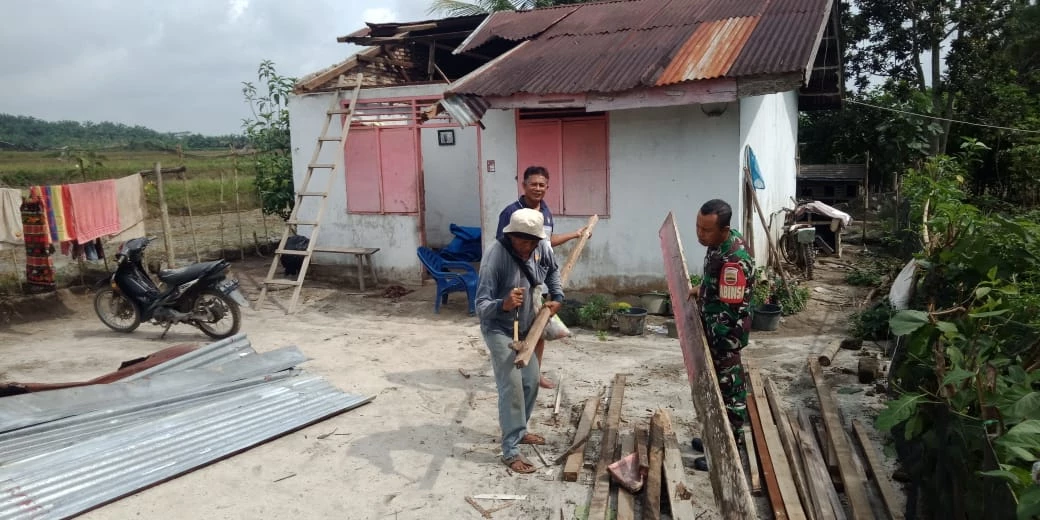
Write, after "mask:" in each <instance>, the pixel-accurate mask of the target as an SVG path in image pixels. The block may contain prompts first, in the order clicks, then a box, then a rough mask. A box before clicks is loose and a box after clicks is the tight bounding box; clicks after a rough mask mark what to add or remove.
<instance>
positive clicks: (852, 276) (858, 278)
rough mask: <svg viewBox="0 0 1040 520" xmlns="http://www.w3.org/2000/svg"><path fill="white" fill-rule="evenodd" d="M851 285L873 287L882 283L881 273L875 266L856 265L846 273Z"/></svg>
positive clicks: (847, 280)
mask: <svg viewBox="0 0 1040 520" xmlns="http://www.w3.org/2000/svg"><path fill="white" fill-rule="evenodd" d="M845 281H846V282H848V284H849V285H858V286H865V287H873V286H878V285H881V273H880V272H878V271H877V270H876V269H875V268H864V267H856V268H854V269H853V270H851V271H849V272H848V274H846V275H845Z"/></svg>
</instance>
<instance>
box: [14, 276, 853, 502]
mask: <svg viewBox="0 0 1040 520" xmlns="http://www.w3.org/2000/svg"><path fill="white" fill-rule="evenodd" d="M266 267H267V264H265V263H263V262H262V261H257V260H251V261H250V260H247V261H246V262H245V263H238V264H236V267H235V269H236V271H237V273H236V274H237V275H238V276H239V277H240V278H241V279H243V280H244V289H245V290H246V292H247V293H249V296H250V297H251V298H255V296H256V294H257V293H258V290H257V288H256V287H251V286H249V284H248V283H246V282H245V280H249V279H253V280H257V279H262V276H263V271H264V270H265V269H266ZM839 275H840V274H839V273H835V274H834V276H839ZM824 283H826V278H824ZM411 288H412V289H418V290H417V291H416V292H413V293H411V294H409V295H407V296H405V297H403V298H401V299H400V301H392V300H389V299H385V298H383V297H382V296H381V295H380V293H379V292H373V293H370V294H369V295H368V296H361V295H347V294H345V293H344V292H340V291H337V287H335V286H332V285H328V284H321V283H316V282H315V283H311V282H309V283H308V285H307V288H306V290H305V293H304V295H305V297H304V298H303V305H302V307H301V308H300V309H299V310H298V311H297V313H296V314H295V315H294V316H292V317H286V316H285V315H284V314H283V313H282V312H281V311H279V310H277V309H276V308H274V307H272V306H268V308H266V309H264V310H261V311H252V310H245V311H244V313H243V316H244V325H243V332H246V333H247V334H248V336H249V338H250V339H251V341H252V343H253V345H254V348H256V349H257V350H259V351H265V350H271V349H274V348H278V347H282V346H285V345H297V346H299V347H300V349H301V350H302V351H303V352H304V353H305V354H306V355H308V356H309V357H311V358H312V361H309V362H307V363H305V364H304V365H303V368H305V369H306V370H308V371H310V372H313V373H317V374H320V375H322V376H325V377H326V378H328V379H329V380H330V381H331V382H332V383H333V384H335V385H336V386H338V387H339V388H341V389H343V390H344V391H347V392H351V393H357V394H364V395H370V396H377V397H376V399H375V401H374V402H372V403H371V404H368V405H365V406H363V407H361V408H359V409H356V410H353V411H351V412H348V413H345V414H343V415H340V416H338V417H334V418H332V419H330V420H327V421H325V422H322V423H319V424H317V425H314V426H311V427H309V428H306V429H304V430H301V431H298V432H295V433H292V434H289V435H287V436H285V437H283V438H281V439H277V440H275V441H272V442H269V443H267V444H264V445H262V446H259V447H257V448H255V449H252V450H249V451H247V452H245V453H243V454H240V455H238V456H235V457H232V458H230V459H227V460H225V461H222V462H219V463H217V464H213V465H211V466H209V467H206V468H203V469H200V470H197V471H194V472H192V473H189V474H187V475H185V476H183V477H181V478H177V479H174V480H172V481H170V482H167V483H164V484H162V485H159V486H156V487H153V488H151V489H148V490H145V491H143V492H141V493H138V494H136V495H133V496H131V497H128V498H126V499H123V500H120V501H118V502H115V503H113V504H111V505H108V506H105V507H103V508H101V509H98V510H96V511H94V512H91V513H89V514H87V515H85V516H84V517H83V518H89V519H93V520H102V519H116V518H120V519H122V518H131V517H136V516H140V517H152V518H157V517H168V515H169V514H170V512H171V511H176V512H177V513H176V516H178V517H181V518H225V519H239V518H241V519H245V518H351V519H383V518H395V519H396V518H401V519H405V518H428V517H430V516H429V512H433V511H435V512H436V514H435V515H434V517H436V518H479V515H478V514H477V513H476V511H475V510H474V509H473V508H472V507H471V506H470V505H468V504H467V503H466V502H465V501H464V497H465V496H467V495H474V494H480V493H509V494H526V495H528V496H529V499H528V500H527V501H525V502H522V503H519V504H517V505H516V506H514V507H511V508H509V509H506V510H503V511H501V512H499V513H496V514H495V518H496V519H500V520H501V519H509V518H517V519H520V518H523V519H530V518H536V519H541V518H550V519H553V520H555V519H556V518H559V515H560V511H561V510H562V511H563V512H564V513H565V515H566V518H572V515H580V513H581V511H582V510H583V508H584V507H585V505H586V504H587V502H588V497H589V493H590V488H589V486H588V482H587V479H585V478H583V479H579V482H576V483H567V482H561V481H560V476H559V473H560V471H561V468H560V467H559V466H554V467H551V468H542V469H540V470H539V472H538V473H536V474H533V475H524V476H521V475H509V474H507V471H506V468H505V467H504V466H503V465H502V464H501V463H500V462H499V461H498V454H499V446H498V423H497V412H496V405H495V398H496V397H495V396H496V393H495V386H494V378H493V377H492V375H491V368H490V365H489V361H488V356H487V353H486V348H485V346H484V344H483V340H482V339H481V337H480V332H479V328H478V325H477V322H476V320H475V318H472V317H469V316H466V315H465V312H464V309H465V305H464V301H465V300H464V299H460V298H459V296H458V295H455V296H453V299H452V301H451V303H450V304H449V305H448V306H447V307H442V311H441V314H440V315H435V314H433V309H432V303H431V302H432V298H433V291H432V288H430V287H411ZM853 291H854V290H853ZM40 298H52V299H53V301H50V303H48V304H47V306H48V307H49V309H50V310H58V311H60V313H59V316H58V317H49V318H47V319H31V320H30V319H27V318H32V316H29V315H28V314H27V313H23V315H22V316H21V317H20V318H16V320H15V321H14V322H13V323H12V324H11V325H9V326H7V327H6V328H0V359H3V363H2V365H0V380H9V381H11V380H13V381H27V382H28V381H31V382H57V381H68V380H80V379H85V378H90V377H94V376H96V375H99V374H101V373H105V372H108V371H111V370H114V369H115V368H116V367H118V366H119V363H120V362H122V361H124V360H127V359H132V358H135V357H139V356H141V355H145V354H148V353H151V352H153V351H156V350H159V349H161V348H163V347H165V346H168V345H170V344H176V343H183V342H206V338H205V337H204V336H202V335H201V333H197V332H195V331H194V330H193V329H190V328H188V327H186V326H181V327H175V328H174V329H171V331H170V334H169V335H168V336H167V338H166V339H165V340H161V341H160V340H158V339H157V338H158V336H159V332H160V330H159V329H158V328H157V327H154V326H151V325H143V326H142V327H141V328H140V329H138V331H137V332H135V333H133V334H131V335H120V334H116V333H113V332H110V331H108V329H106V328H104V326H103V325H102V324H101V323H100V322H99V321H98V320H97V318H96V317H95V316H94V314H93V310H92V308H91V306H90V305H91V303H90V297H89V295H84V294H75V293H72V292H69V291H63V292H61V293H60V294H59V296H58V297H57V298H55V297H54V296H50V297H40ZM282 298H284V296H283V297H282ZM812 305H813V306H815V307H813V306H811V307H810V309H809V310H807V311H806V312H804V313H802V315H800V316H798V317H795V318H791V319H788V320H787V323H785V324H784V325H783V326H782V327H781V330H780V331H778V332H774V333H768V334H765V333H754V334H753V336H752V337H753V340H754V342H755V343H754V344H753V345H752V346H750V347H749V348H748V352H749V354H751V355H753V356H755V357H756V358H758V359H760V360H762V361H761V362H760V365H761V366H762V369H763V371H764V372H766V373H768V374H770V375H775V376H776V377H777V378H778V379H781V380H784V381H789V382H792V383H791V386H794V387H795V389H796V390H797V391H795V392H794V393H792V394H791V398H792V399H793V400H794V401H799V400H801V399H803V396H804V395H805V394H804V388H802V387H798V386H797V385H798V384H799V381H800V380H801V378H803V377H804V376H803V375H802V373H803V372H804V359H805V358H806V356H807V355H809V354H811V353H814V352H816V351H817V350H818V349H819V348H822V347H821V345H823V344H826V338H834V337H838V336H835V335H834V334H836V333H838V332H840V329H841V328H842V326H843V324H842V323H835V322H834V320H835V318H836V316H838V314H834V315H830V314H827V313H826V312H824V309H825V306H822V305H824V304H820V303H819V302H813V304H812ZM838 311H841V309H838ZM838 311H835V312H838ZM48 312H50V311H48ZM813 327H816V329H815V333H811V332H810V333H807V332H809V331H812V330H813ZM575 332H576V333H577V334H576V336H575V337H573V338H570V339H568V340H565V341H563V342H556V343H552V344H550V346H549V348H548V349H547V351H546V363H545V370H546V372H547V373H548V375H549V376H550V377H552V378H553V379H554V380H560V379H562V380H563V399H562V401H563V406H562V407H561V409H562V419H563V420H562V421H561V423H560V425H559V426H553V425H552V424H551V423H550V422H549V419H550V416H551V406H552V404H553V400H554V397H555V394H554V391H548V390H542V392H541V393H540V395H539V402H540V406H539V407H538V409H537V411H536V412H535V417H534V418H533V419H532V421H531V425H532V430H534V431H537V432H540V433H542V434H544V435H545V436H546V438H547V440H548V443H549V445H548V446H546V447H544V449H543V454H544V455H545V456H546V458H547V459H550V458H555V456H556V455H557V454H559V453H560V452H561V451H562V450H563V449H565V447H566V445H567V444H569V442H570V441H571V438H572V436H573V431H574V429H575V425H574V423H575V422H576V420H577V416H578V415H579V414H580V409H579V410H577V412H574V409H575V408H577V407H580V404H581V403H583V402H584V400H585V399H586V398H588V397H590V396H593V395H595V394H596V393H597V392H598V391H599V390H600V389H601V388H603V387H604V386H607V385H609V383H610V381H611V379H612V378H613V376H614V374H616V373H625V374H628V384H627V387H626V390H625V397H624V407H623V415H622V417H623V419H624V420H625V421H626V422H623V423H622V427H621V430H622V432H624V431H628V430H631V429H632V428H633V427H634V426H635V424H636V423H637V422H642V421H644V420H645V419H646V418H647V417H649V415H650V411H651V410H653V409H655V408H657V407H664V408H666V409H668V410H669V411H670V412H671V414H672V416H673V421H674V422H675V424H676V432H677V434H678V436H679V442H680V446H682V447H683V454H684V458H686V459H687V466H688V467H690V466H691V462H692V458H693V457H695V456H697V454H695V453H693V452H692V450H691V449H690V448H689V440H690V438H691V437H693V436H695V435H696V433H697V429H698V428H699V426H698V423H697V421H696V419H695V417H694V412H693V405H692V403H691V402H690V391H689V387H688V385H687V383H686V376H685V372H684V369H683V362H682V356H681V353H680V351H679V345H678V341H677V340H674V339H669V338H667V337H666V336H664V335H659V334H651V333H648V334H647V335H646V336H643V337H622V336H614V335H612V336H610V337H609V338H608V339H607V340H606V341H602V340H600V339H598V338H597V336H596V335H594V334H592V333H591V332H588V331H583V330H581V329H576V330H575ZM792 335H793V337H792ZM460 369H461V370H462V372H465V373H466V374H469V375H470V377H468V378H467V377H464V376H463V375H462V373H460ZM831 377H844V376H842V375H840V374H834V375H832V376H831ZM784 386H785V387H787V386H789V385H784ZM803 386H804V385H803ZM798 388H801V390H798ZM798 392H802V393H798ZM333 431H335V432H336V434H335V435H332V436H328V437H325V438H324V439H319V438H318V436H319V435H321V434H326V433H329V432H333ZM597 444H598V441H596V442H593V443H591V446H590V447H589V452H588V453H590V454H591V453H598V446H597ZM526 454H527V455H528V456H529V458H531V459H532V460H537V456H536V455H535V454H534V453H533V452H531V451H527V452H526ZM586 460H590V458H589V457H587V459H586ZM587 473H588V470H586V475H585V477H587ZM287 475H294V476H293V477H292V478H287V479H284V480H281V479H283V478H284V477H286V476H287ZM686 478H687V484H689V487H690V489H692V490H695V492H694V503H695V504H697V507H698V511H697V512H698V514H700V513H704V514H703V515H702V516H698V518H700V519H710V518H718V517H719V516H718V514H717V512H716V511H715V510H714V509H715V508H714V503H713V502H714V501H713V498H712V494H711V487H710V483H709V481H708V478H707V474H706V473H700V472H694V471H692V470H690V471H688V474H687V477H686ZM276 481H277V482H276Z"/></svg>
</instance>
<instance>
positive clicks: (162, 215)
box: [155, 162, 177, 268]
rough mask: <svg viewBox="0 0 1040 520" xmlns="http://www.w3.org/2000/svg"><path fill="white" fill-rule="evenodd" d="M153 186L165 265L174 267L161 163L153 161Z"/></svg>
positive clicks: (168, 213)
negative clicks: (156, 198) (160, 223)
mask: <svg viewBox="0 0 1040 520" xmlns="http://www.w3.org/2000/svg"><path fill="white" fill-rule="evenodd" d="M155 188H156V191H158V192H159V219H160V222H162V228H163V242H164V244H165V245H166V266H167V267H171V268H172V267H175V266H176V264H177V262H176V260H175V259H174V256H173V231H171V230H170V211H169V209H168V208H167V207H166V189H165V188H163V178H162V164H161V163H159V162H156V163H155Z"/></svg>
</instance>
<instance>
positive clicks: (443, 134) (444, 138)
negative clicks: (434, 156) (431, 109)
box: [437, 129, 455, 146]
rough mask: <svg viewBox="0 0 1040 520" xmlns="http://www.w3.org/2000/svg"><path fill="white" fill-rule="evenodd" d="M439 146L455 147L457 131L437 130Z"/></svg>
mask: <svg viewBox="0 0 1040 520" xmlns="http://www.w3.org/2000/svg"><path fill="white" fill-rule="evenodd" d="M437 144H439V145H441V146H455V130H451V129H449V130H437Z"/></svg>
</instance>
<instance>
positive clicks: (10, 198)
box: [0, 188, 25, 251]
mask: <svg viewBox="0 0 1040 520" xmlns="http://www.w3.org/2000/svg"><path fill="white" fill-rule="evenodd" d="M21 207H22V190H18V189H13V188H0V251H3V250H4V249H10V248H13V247H22V245H23V244H25V232H24V231H23V229H22V210H21Z"/></svg>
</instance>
